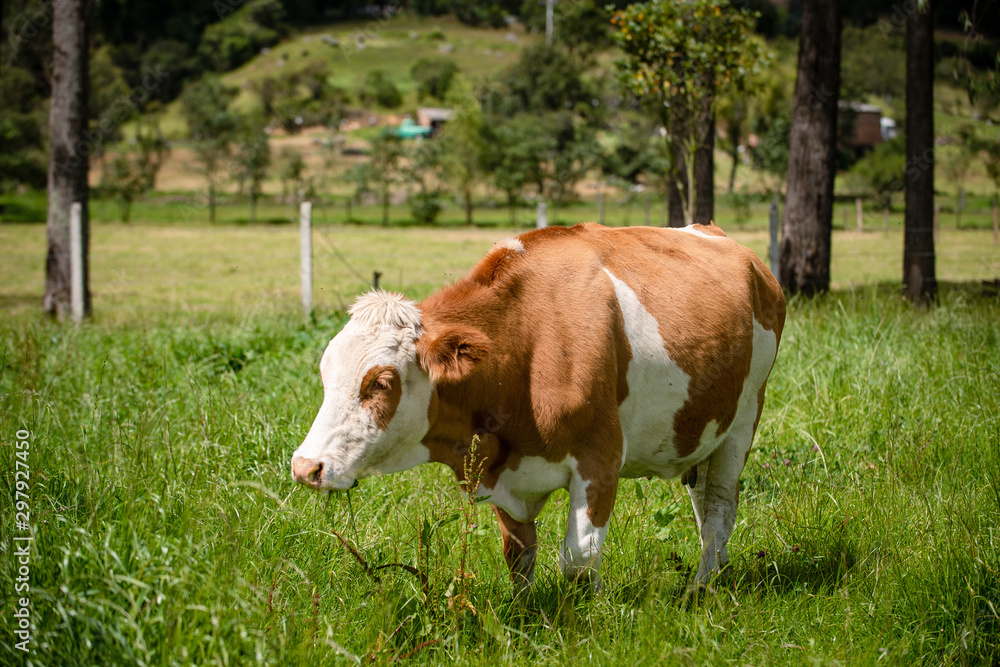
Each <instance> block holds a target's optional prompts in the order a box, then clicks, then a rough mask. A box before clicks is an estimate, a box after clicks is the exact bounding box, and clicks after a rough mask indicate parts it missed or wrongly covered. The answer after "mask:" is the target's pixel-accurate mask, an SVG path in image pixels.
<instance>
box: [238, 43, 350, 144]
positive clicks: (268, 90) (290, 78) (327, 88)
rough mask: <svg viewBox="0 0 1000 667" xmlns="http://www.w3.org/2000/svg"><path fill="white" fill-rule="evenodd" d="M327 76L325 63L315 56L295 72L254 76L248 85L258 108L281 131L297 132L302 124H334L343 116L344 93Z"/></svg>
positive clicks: (328, 67)
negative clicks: (280, 128)
mask: <svg viewBox="0 0 1000 667" xmlns="http://www.w3.org/2000/svg"><path fill="white" fill-rule="evenodd" d="M330 77H331V71H330V66H329V64H328V63H327V62H326V61H325V60H321V59H318V58H316V59H313V60H310V61H308V62H306V63H305V64H304V65H303V66H302V68H301V69H299V70H298V71H296V72H293V73H290V74H286V75H284V76H275V77H271V76H268V77H264V78H262V79H258V80H257V81H255V82H254V83H253V86H252V87H253V90H254V92H256V93H257V96H258V98H259V99H260V104H261V112H262V113H263V114H264V115H265V116H266V117H268V118H273V119H275V120H276V121H277V122H278V123H279V124H280V125H281V127H282V129H284V130H285V132H287V133H289V134H297V133H299V132H301V131H302V128H303V127H310V126H315V125H336V124H337V123H339V122H340V119H341V118H342V117H343V116H344V113H345V111H346V105H347V102H348V97H347V94H346V93H345V92H344V90H343V89H341V88H337V87H335V86H332V85H331V84H330Z"/></svg>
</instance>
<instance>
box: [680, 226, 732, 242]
mask: <svg viewBox="0 0 1000 667" xmlns="http://www.w3.org/2000/svg"><path fill="white" fill-rule="evenodd" d="M674 229H676V230H677V231H679V232H687V233H688V234H694V235H695V236H700V237H702V238H706V239H724V238H727V237H725V236H719V235H717V234H706V233H705V232H703V231H701V230H700V229H695V228H694V225H688V226H686V227H675V228H674Z"/></svg>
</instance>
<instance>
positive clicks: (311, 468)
mask: <svg viewBox="0 0 1000 667" xmlns="http://www.w3.org/2000/svg"><path fill="white" fill-rule="evenodd" d="M322 476H323V462H322V461H315V460H313V459H307V458H304V457H301V456H294V457H292V477H294V478H295V481H296V482H298V483H299V484H308V485H309V486H311V487H314V488H318V487H319V480H320V478H321V477H322Z"/></svg>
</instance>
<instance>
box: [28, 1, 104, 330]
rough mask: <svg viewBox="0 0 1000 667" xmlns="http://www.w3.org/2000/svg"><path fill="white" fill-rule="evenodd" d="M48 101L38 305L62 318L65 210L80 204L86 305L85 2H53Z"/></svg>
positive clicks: (66, 267) (66, 289)
mask: <svg viewBox="0 0 1000 667" xmlns="http://www.w3.org/2000/svg"><path fill="white" fill-rule="evenodd" d="M52 42H53V48H52V51H53V57H52V100H51V103H50V106H49V143H50V146H51V148H50V151H49V182H48V199H49V201H48V217H47V222H46V233H47V236H48V252H47V255H46V259H45V295H44V297H43V298H42V309H43V310H44V311H45V312H46V313H48V314H49V315H52V316H53V317H56V318H58V319H60V320H61V319H63V318H64V317H65V316H66V315H68V314H69V313H70V308H71V304H70V248H69V209H70V205H71V204H73V202H80V203H81V204H82V208H83V211H82V214H81V219H80V226H81V232H82V242H83V311H84V314H86V315H89V314H90V312H91V306H90V266H89V264H90V262H89V255H90V252H89V250H90V224H89V223H90V216H89V211H88V200H89V196H90V193H89V190H88V186H87V169H88V166H89V165H88V156H89V155H90V153H91V152H92V151H94V150H95V149H96V148H97V146H96V145H95V141H100V137H97V138H96V139H93V138H92V137H90V136H88V135H87V134H86V130H87V84H88V78H87V77H88V63H89V59H88V57H87V6H86V2H85V0H54V1H53V3H52Z"/></svg>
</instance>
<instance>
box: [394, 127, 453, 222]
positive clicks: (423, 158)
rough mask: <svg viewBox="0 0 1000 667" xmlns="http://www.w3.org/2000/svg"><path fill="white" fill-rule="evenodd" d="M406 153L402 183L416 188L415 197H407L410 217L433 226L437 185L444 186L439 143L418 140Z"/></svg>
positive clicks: (438, 209) (438, 198)
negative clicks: (405, 181) (406, 182)
mask: <svg viewBox="0 0 1000 667" xmlns="http://www.w3.org/2000/svg"><path fill="white" fill-rule="evenodd" d="M415 143H416V145H415V147H414V148H413V149H412V150H410V151H408V156H407V157H408V159H407V160H406V162H405V163H404V166H403V175H404V177H405V178H406V180H407V181H408V182H410V183H412V184H415V185H416V186H417V193H416V194H415V195H413V196H411V197H410V213H411V214H412V215H413V219H414V221H416V222H418V223H420V224H425V225H429V224H433V223H434V222H436V221H437V217H438V215H439V214H440V213H441V209H442V205H441V195H442V189H441V183H442V182H444V180H445V178H444V166H443V164H442V163H443V158H444V149H443V148H442V146H441V142H440V141H434V140H433V139H418V140H417V141H416V142H415Z"/></svg>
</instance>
